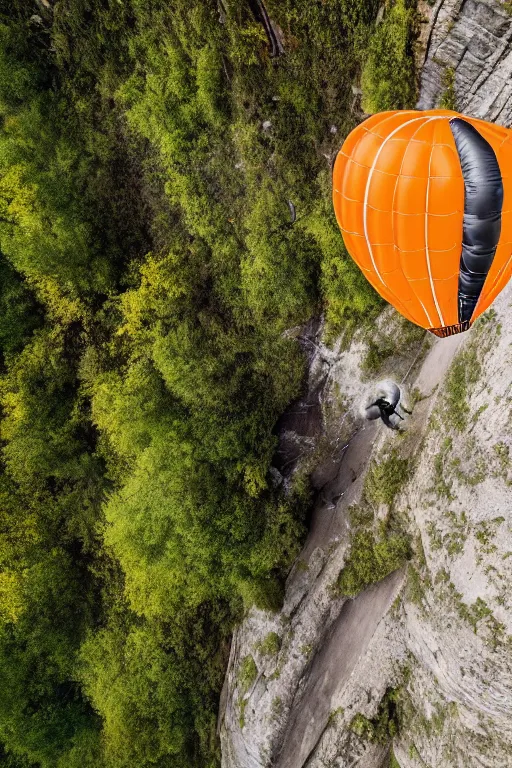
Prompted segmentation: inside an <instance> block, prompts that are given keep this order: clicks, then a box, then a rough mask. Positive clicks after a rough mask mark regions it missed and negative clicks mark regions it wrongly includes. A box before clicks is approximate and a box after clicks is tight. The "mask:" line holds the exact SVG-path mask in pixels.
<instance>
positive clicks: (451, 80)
mask: <svg viewBox="0 0 512 768" xmlns="http://www.w3.org/2000/svg"><path fill="white" fill-rule="evenodd" d="M441 82H442V86H443V92H442V94H441V99H440V101H439V108H440V109H453V111H454V112H456V111H457V97H456V95H455V69H454V68H453V67H446V69H445V70H444V72H443V78H442V81H441Z"/></svg>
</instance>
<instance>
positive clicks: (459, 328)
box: [429, 320, 471, 339]
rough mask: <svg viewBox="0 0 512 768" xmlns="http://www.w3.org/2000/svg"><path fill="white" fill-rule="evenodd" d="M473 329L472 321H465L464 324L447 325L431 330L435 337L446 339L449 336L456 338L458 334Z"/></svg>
mask: <svg viewBox="0 0 512 768" xmlns="http://www.w3.org/2000/svg"><path fill="white" fill-rule="evenodd" d="M470 327H471V321H470V320H464V322H463V323H457V324H456V325H446V326H445V327H444V328H429V331H430V333H433V334H434V336H438V337H439V338H440V339H446V337H447V336H455V334H456V333H464V331H469V329H470Z"/></svg>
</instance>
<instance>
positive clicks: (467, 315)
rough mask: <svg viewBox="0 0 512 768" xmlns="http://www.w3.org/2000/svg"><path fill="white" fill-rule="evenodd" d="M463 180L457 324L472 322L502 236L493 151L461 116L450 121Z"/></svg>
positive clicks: (500, 182) (500, 189) (499, 188)
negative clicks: (462, 217)
mask: <svg viewBox="0 0 512 768" xmlns="http://www.w3.org/2000/svg"><path fill="white" fill-rule="evenodd" d="M450 128H451V131H452V134H453V138H454V140H455V146H456V147H457V152H458V153H459V159H460V165H461V168H462V176H463V178H464V219H463V231H462V252H461V255H460V271H459V295H458V304H459V323H464V322H466V321H468V320H471V316H472V314H473V312H474V309H475V306H476V303H477V301H478V298H479V296H480V294H481V292H482V288H483V287H484V283H485V279H486V277H487V275H488V273H489V269H490V268H491V264H492V262H493V259H494V255H495V253H496V247H497V245H498V240H499V239H500V234H501V211H502V208H503V180H502V178H501V171H500V166H499V164H498V160H497V159H496V155H495V154H494V150H493V148H492V147H491V145H490V144H489V142H488V141H486V140H485V139H484V137H483V136H481V135H480V134H479V133H478V131H477V130H476V128H474V127H473V126H472V125H471V124H470V123H468V122H466V121H465V120H462V119H461V118H460V117H453V118H452V119H451V120H450Z"/></svg>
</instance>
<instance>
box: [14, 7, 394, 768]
mask: <svg viewBox="0 0 512 768" xmlns="http://www.w3.org/2000/svg"><path fill="white" fill-rule="evenodd" d="M268 11H269V13H270V15H271V17H272V19H273V20H274V21H275V22H276V23H277V24H278V25H279V28H280V30H281V32H280V34H282V38H283V44H284V48H285V55H283V56H281V57H280V58H279V59H271V58H270V57H269V47H268V41H267V38H266V35H265V32H264V29H263V26H262V25H261V23H260V21H259V20H258V15H257V3H255V2H252V1H250V0H247V2H239V0H223V1H222V2H221V3H220V4H219V5H218V4H217V1H216V0H215V1H214V0H202V1H201V2H197V3H193V4H191V3H190V2H185V0H168V1H167V2H163V0H124V1H123V2H119V0H56V2H54V3H53V4H50V2H49V1H48V0H39V1H38V2H37V3H36V2H34V3H33V4H32V3H31V2H29V1H28V0H0V121H1V123H0V402H1V424H0V430H1V449H2V453H1V457H0V470H1V474H0V498H1V505H0V742H1V744H2V745H3V746H1V747H0V748H1V750H2V752H1V753H0V762H1V763H2V765H5V766H9V768H36V767H38V766H40V767H42V768H74V767H75V766H76V767H77V768H78V766H80V768H87V767H88V766H89V767H93V766H94V767H95V768H96V767H99V766H102V767H103V766H104V767H105V768H128V767H129V768H133V766H137V768H144V766H160V767H162V768H163V767H164V766H165V767H169V768H184V767H185V766H186V767H187V768H188V767H189V766H191V767H193V766H201V768H207V767H208V766H216V765H218V757H219V753H218V744H217V740H216V709H217V701H218V695H219V691H220V686H221V684H222V675H223V670H224V666H225V662H226V657H227V652H228V648H229V635H230V631H231V629H232V626H233V622H234V621H236V620H237V619H239V617H240V616H241V615H242V614H243V611H244V609H245V608H246V607H248V606H250V605H252V604H254V603H256V604H257V605H260V606H262V607H266V608H269V609H272V608H274V607H277V606H278V605H279V600H280V596H281V585H282V578H283V576H284V574H285V573H286V571H287V568H288V567H289V565H290V563H291V561H292V560H293V558H294V556H295V555H296V553H297V548H298V546H299V543H300V539H301V536H302V534H303V530H304V527H303V519H304V512H305V509H306V507H307V503H308V493H307V487H306V485H305V484H303V485H299V484H297V486H296V488H295V490H294V491H293V492H292V493H290V494H288V495H287V496H284V495H283V494H281V493H279V491H278V490H276V489H275V488H274V487H273V485H272V483H271V482H270V476H269V467H270V463H271V459H272V455H273V452H274V450H275V447H276V437H275V434H274V430H275V424H276V421H277V419H278V417H279V415H280V414H281V413H282V412H283V410H284V409H285V407H286V406H287V404H288V403H289V402H290V401H291V400H292V399H293V398H294V397H295V396H297V394H298V393H299V391H300V388H301V385H302V379H303V371H304V361H303V359H302V355H301V352H300V348H299V346H298V344H297V342H296V341H294V339H293V334H285V335H283V332H284V331H285V330H286V329H289V328H291V327H295V326H298V325H299V324H300V323H301V322H303V321H305V320H306V319H307V318H308V317H309V316H311V314H312V313H314V312H315V311H318V310H319V309H320V308H322V307H325V309H326V311H327V316H328V319H329V322H330V323H331V325H332V327H337V328H339V327H348V326H349V325H350V324H352V325H353V324H354V323H356V322H358V321H359V320H360V319H361V318H362V317H365V318H371V317H372V315H374V314H375V312H376V311H377V310H378V307H379V303H378V302H377V300H376V297H375V295H374V294H373V292H372V291H371V290H370V289H369V288H368V287H367V285H366V284H365V283H364V280H363V279H362V278H361V277H360V275H359V272H358V271H357V270H355V269H354V268H353V267H352V266H351V263H350V260H349V259H348V258H347V256H346V253H345V252H344V250H343V245H342V240H341V237H340V236H339V232H338V231H337V228H336V224H335V221H334V219H333V215H332V213H331V205H330V169H329V162H328V161H327V160H330V159H331V158H332V157H333V151H334V150H335V149H336V148H337V147H338V146H339V143H340V140H341V137H342V136H343V135H344V133H346V132H347V131H348V130H349V128H350V127H351V125H352V124H353V122H354V120H355V118H354V117H353V115H352V112H351V104H352V100H353V94H352V91H351V87H350V86H351V83H352V82H353V80H354V78H355V77H356V76H357V73H358V71H359V69H360V63H361V59H362V57H363V56H364V52H365V51H366V50H367V48H368V46H371V45H374V43H372V40H373V35H374V34H375V33H374V19H375V16H376V13H377V3H376V2H375V3H374V2H368V1H367V0H308V2H305V0H279V1H278V0H272V2H269V3H268ZM371 50H373V48H371ZM391 92H392V90H391ZM388 106H394V104H393V103H390V104H389V105H388ZM267 121H268V122H267ZM264 126H266V127H264ZM332 126H334V128H332ZM326 158H327V160H326ZM288 200H291V201H292V202H293V204H294V206H295V208H296V211H297V221H296V223H295V224H293V225H292V223H291V220H290V208H289V204H288Z"/></svg>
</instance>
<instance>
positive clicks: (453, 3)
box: [418, 0, 512, 126]
mask: <svg viewBox="0 0 512 768" xmlns="http://www.w3.org/2000/svg"><path fill="white" fill-rule="evenodd" d="M511 40H512V5H511V4H510V3H507V2H504V1H503V2H501V1H500V0H438V2H437V3H436V5H435V6H434V8H433V11H432V18H431V28H430V37H429V40H428V51H427V57H426V60H425V63H424V66H423V70H422V76H421V93H420V98H419V101H418V107H419V109H432V108H434V107H437V106H439V102H440V100H441V99H442V97H443V95H444V93H445V91H446V89H447V88H448V87H449V86H448V83H449V82H450V79H451V77H452V76H453V75H454V87H455V103H456V108H457V110H458V111H459V112H463V113H466V114H468V115H471V116H472V117H481V118H483V119H485V120H490V121H492V122H496V123H500V124H501V125H506V126H509V125H510V124H511V123H512V78H511V74H512V48H511V46H510V41H511Z"/></svg>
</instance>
